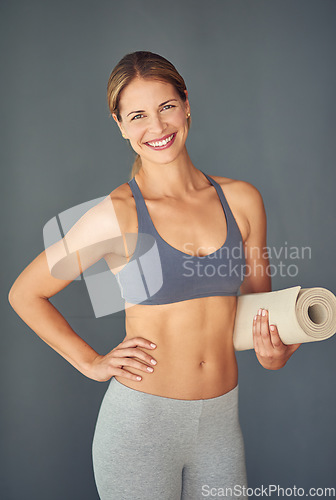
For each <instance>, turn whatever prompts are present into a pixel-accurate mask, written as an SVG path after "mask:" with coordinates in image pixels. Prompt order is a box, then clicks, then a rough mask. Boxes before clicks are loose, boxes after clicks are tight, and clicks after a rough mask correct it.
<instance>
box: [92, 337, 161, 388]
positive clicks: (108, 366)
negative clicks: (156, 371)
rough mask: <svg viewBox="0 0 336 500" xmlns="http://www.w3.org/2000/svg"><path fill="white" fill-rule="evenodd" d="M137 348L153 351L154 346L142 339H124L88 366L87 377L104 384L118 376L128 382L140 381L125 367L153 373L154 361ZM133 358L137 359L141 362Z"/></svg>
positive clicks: (140, 378)
mask: <svg viewBox="0 0 336 500" xmlns="http://www.w3.org/2000/svg"><path fill="white" fill-rule="evenodd" d="M139 347H143V348H144V349H151V350H153V349H155V348H156V345H155V344H153V343H152V342H150V341H149V340H147V339H144V338H143V337H134V338H131V339H124V340H123V341H122V342H121V343H120V344H119V345H118V346H117V347H115V348H114V349H112V351H110V352H109V353H107V354H105V356H103V355H98V356H97V357H96V358H95V359H94V360H93V362H92V363H91V364H90V367H89V370H88V373H89V375H88V377H89V378H92V379H93V380H97V381H98V382H105V381H106V380H109V379H110V378H111V377H114V376H115V375H118V376H119V377H124V378H127V379H129V380H135V381H140V380H142V377H140V376H139V375H135V374H134V373H132V372H130V371H128V370H126V369H125V368H126V367H127V368H128V367H132V368H137V369H139V370H142V371H144V372H146V373H152V372H153V366H154V365H155V364H156V360H155V359H153V357H152V356H151V355H150V354H147V353H146V352H144V351H143V350H142V349H139ZM134 358H139V359H141V360H143V362H141V361H138V360H136V359H134Z"/></svg>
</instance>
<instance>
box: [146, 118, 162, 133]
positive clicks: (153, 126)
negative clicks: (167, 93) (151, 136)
mask: <svg viewBox="0 0 336 500" xmlns="http://www.w3.org/2000/svg"><path fill="white" fill-rule="evenodd" d="M164 129H165V123H164V121H163V120H162V117H161V116H160V115H154V116H152V118H151V120H150V124H149V130H150V131H151V132H162V130H164Z"/></svg>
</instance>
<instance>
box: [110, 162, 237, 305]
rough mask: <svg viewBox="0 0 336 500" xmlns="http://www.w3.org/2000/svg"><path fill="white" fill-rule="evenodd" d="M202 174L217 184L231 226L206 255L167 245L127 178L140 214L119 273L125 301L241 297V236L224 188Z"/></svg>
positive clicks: (131, 181) (136, 190)
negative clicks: (221, 241) (128, 254)
mask: <svg viewBox="0 0 336 500" xmlns="http://www.w3.org/2000/svg"><path fill="white" fill-rule="evenodd" d="M201 172H202V173H203V174H204V175H205V177H206V178H207V179H208V180H209V181H210V183H211V184H212V185H213V186H214V187H215V188H216V191H217V193H218V196H219V198H220V201H221V203H222V207H223V210H224V214H225V217H226V224H227V237H226V240H225V242H224V244H223V245H222V246H221V247H220V248H218V249H217V250H216V251H215V252H212V253H210V254H208V255H205V256H193V255H189V254H187V253H184V252H182V251H180V250H178V249H176V248H174V247H172V246H171V245H169V244H168V243H167V242H166V241H165V240H164V239H163V238H162V237H161V236H160V235H159V233H158V232H157V231H156V229H155V226H154V224H153V222H152V220H151V218H150V215H149V212H148V209H147V206H146V203H145V200H144V198H143V196H142V193H141V191H140V188H139V186H138V184H137V183H136V181H135V178H134V177H133V178H132V179H131V180H130V181H128V184H129V186H130V188H131V190H132V193H133V196H134V199H135V204H136V209H137V214H138V236H137V242H136V247H135V251H134V253H133V255H132V257H131V258H130V260H129V261H128V262H127V264H126V265H125V266H124V267H123V268H122V269H121V271H119V272H118V273H116V278H117V281H118V283H119V286H120V290H121V295H122V297H123V298H124V299H125V300H126V301H127V302H130V303H133V304H143V305H155V304H169V303H172V302H180V301H182V300H190V299H195V298H199V297H210V296H215V295H231V296H232V295H238V290H239V287H240V285H241V284H242V282H243V281H244V274H245V255H244V249H243V240H242V236H241V233H240V230H239V228H238V225H237V223H236V220H235V218H234V217H233V214H232V212H231V210H230V207H229V205H228V203H227V201H226V198H225V196H224V193H223V190H222V188H221V187H220V185H219V184H218V183H217V182H216V181H215V180H214V179H212V178H211V177H210V176H208V175H207V174H205V173H204V172H203V171H202V170H201Z"/></svg>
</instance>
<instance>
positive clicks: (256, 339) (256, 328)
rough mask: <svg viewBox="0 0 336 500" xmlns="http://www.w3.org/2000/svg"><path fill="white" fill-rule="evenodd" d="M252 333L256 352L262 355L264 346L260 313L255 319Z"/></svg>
mask: <svg viewBox="0 0 336 500" xmlns="http://www.w3.org/2000/svg"><path fill="white" fill-rule="evenodd" d="M252 332H253V345H254V350H255V351H256V352H257V353H259V354H260V353H261V348H262V344H261V339H260V320H259V316H258V312H257V314H256V315H255V316H254V318H253V326H252Z"/></svg>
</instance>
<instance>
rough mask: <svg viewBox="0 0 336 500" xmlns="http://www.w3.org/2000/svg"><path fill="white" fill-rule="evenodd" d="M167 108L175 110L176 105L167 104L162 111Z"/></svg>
mask: <svg viewBox="0 0 336 500" xmlns="http://www.w3.org/2000/svg"><path fill="white" fill-rule="evenodd" d="M165 108H168V109H169V108H175V106H174V104H166V105H165V106H163V108H162V109H165Z"/></svg>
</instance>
